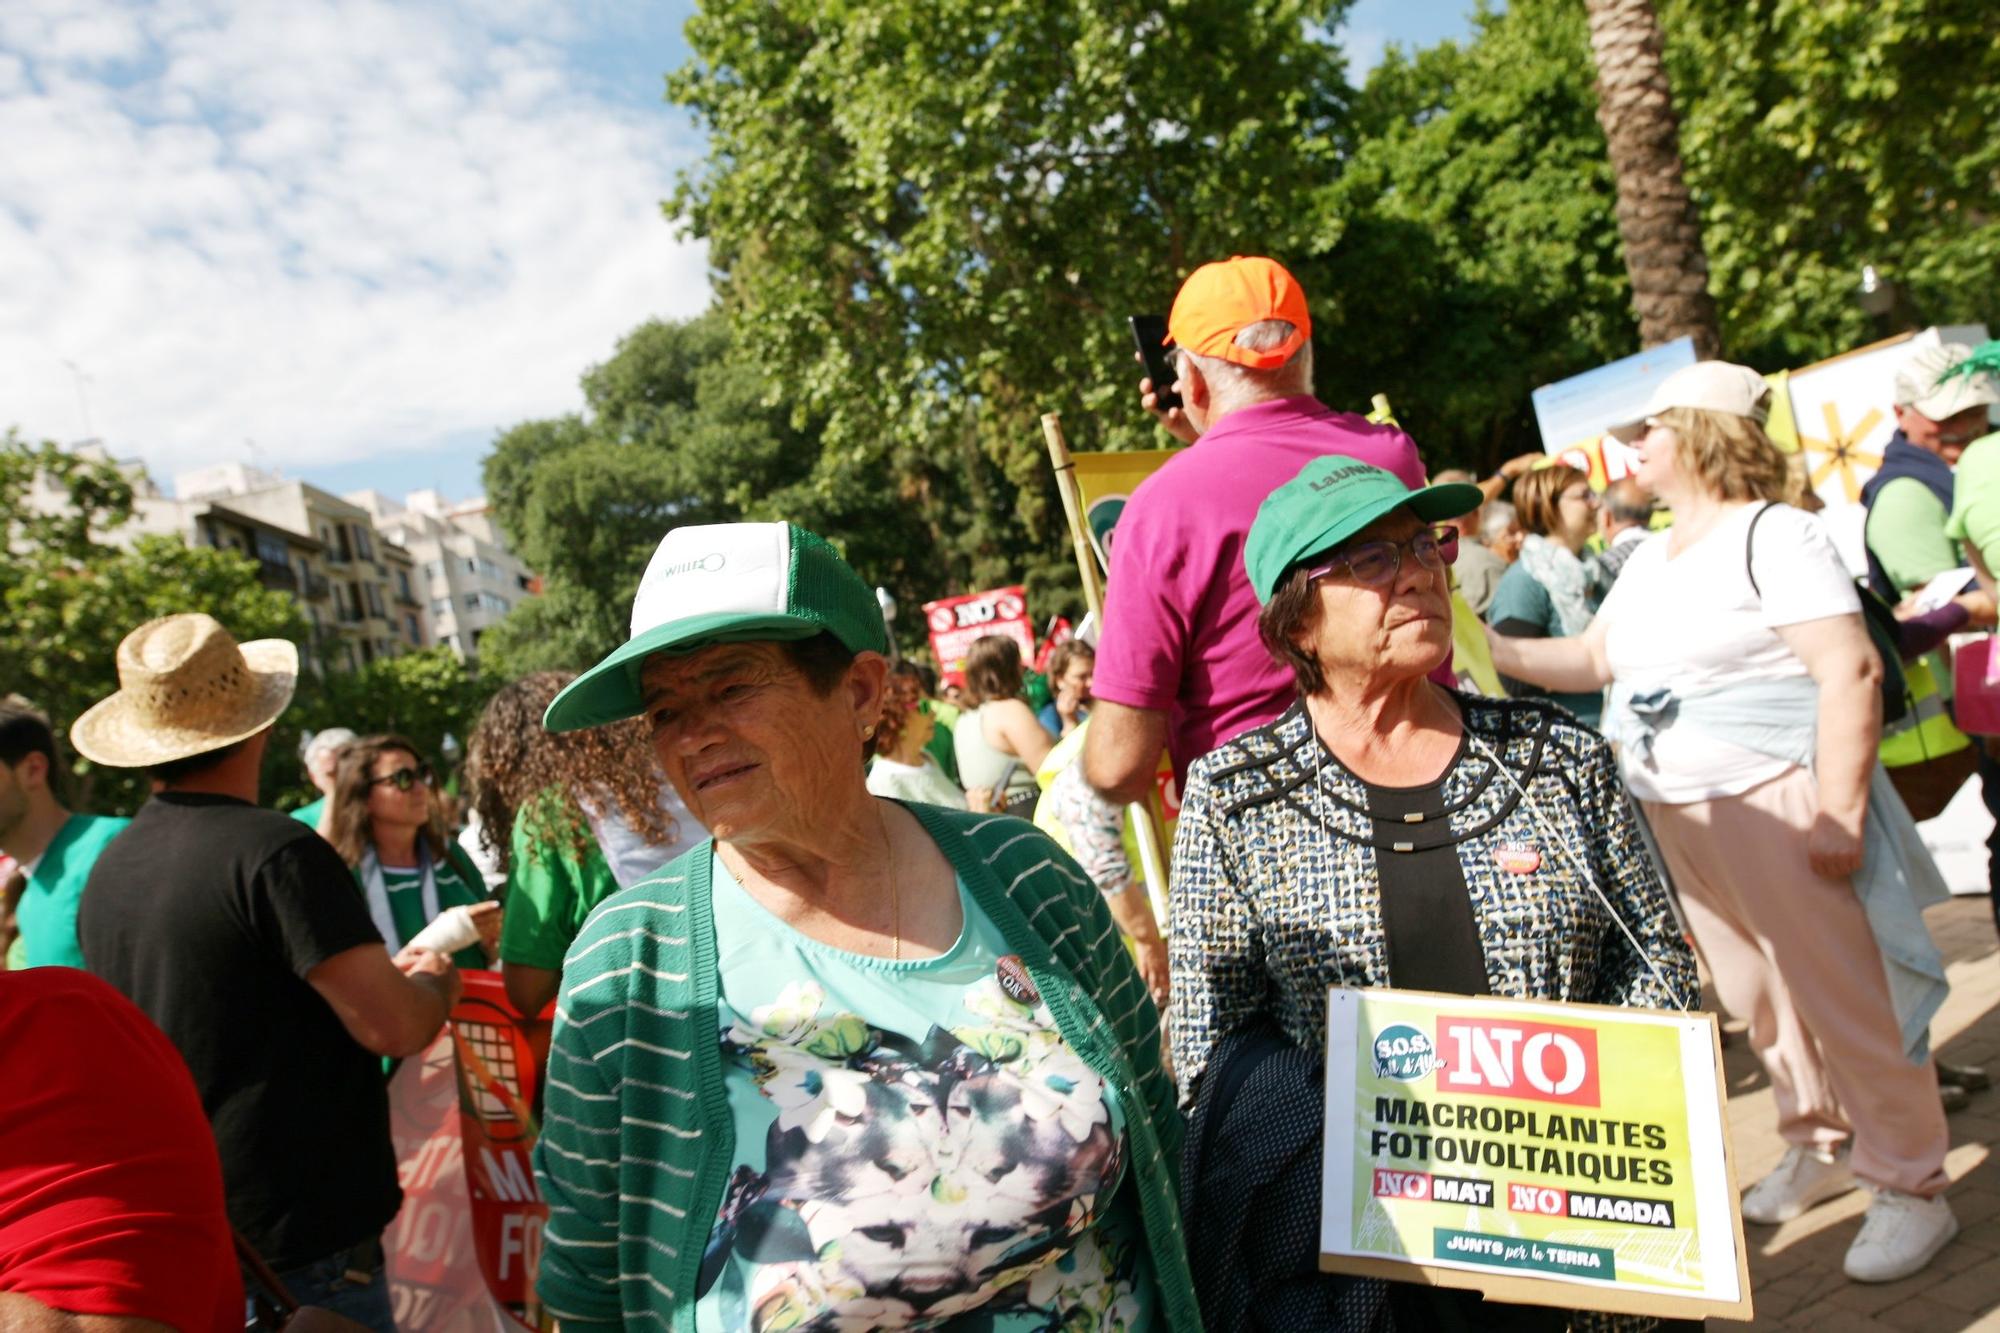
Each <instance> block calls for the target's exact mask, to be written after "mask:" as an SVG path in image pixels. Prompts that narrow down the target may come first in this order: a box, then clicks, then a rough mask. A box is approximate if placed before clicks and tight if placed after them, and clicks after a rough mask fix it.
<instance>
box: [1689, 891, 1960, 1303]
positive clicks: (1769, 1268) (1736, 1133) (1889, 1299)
mask: <svg viewBox="0 0 2000 1333" xmlns="http://www.w3.org/2000/svg"><path fill="white" fill-rule="evenodd" d="M1930 925H1931V931H1932V934H1933V935H1934V936H1935V937H1936V938H1937V941H1938V945H1939V947H1941V948H1942V949H1943V950H1944V954H1945V960H1946V964H1947V966H1948V968H1949V971H1950V976H1951V998H1950V1000H1948V1001H1947V1002H1946V1004H1945V1007H1944V1011H1943V1012H1942V1013H1941V1014H1940V1015H1939V1019H1938V1022H1937V1023H1935V1024H1933V1025H1932V1029H1931V1032H1932V1037H1933V1040H1934V1041H1935V1042H1936V1043H1937V1047H1938V1050H1939V1053H1940V1054H1942V1055H1943V1056H1944V1058H1945V1059H1947V1060H1950V1061H1952V1062H1954V1063H1958V1064H1979V1065H1984V1066H1986V1067H1987V1069H1988V1071H1989V1072H1991V1073H1993V1074H1995V1076H1996V1080H1997V1081H2000V952H1996V945H1995V936H1994V930H1993V919H1992V916H1991V914H1990V909H1989V908H1988V906H1987V903H1986V900H1985V899H1984V898H1959V899H1955V900H1953V901H1951V902H1949V903H1943V904H1940V905H1939V906H1937V907H1935V908H1933V909H1931V912H1930ZM1723 1058H1724V1064H1725V1065H1726V1066H1727V1070H1728V1075H1729V1087H1730V1100H1729V1118H1730V1126H1731V1131H1732V1135H1733V1138H1734V1141H1735V1144H1736V1151H1737V1171H1738V1174H1739V1176H1740V1177H1741V1179H1742V1181H1743V1182H1744V1183H1745V1184H1747V1183H1749V1182H1750V1181H1753V1180H1756V1179H1757V1178H1758V1177H1759V1176H1761V1175H1763V1174H1764V1172H1766V1171H1768V1170H1769V1169H1770V1168H1771V1167H1773V1166H1775V1165H1776V1164H1777V1161H1778V1158H1779V1157H1781V1156H1782V1155H1783V1154H1784V1145H1783V1144H1782V1143H1781V1142H1780V1141H1779V1139H1778V1135H1777V1129H1776V1112H1775V1109H1774V1107H1773V1103H1772V1099H1771V1090H1770V1088H1769V1087H1768V1086H1767V1085H1766V1083H1765V1081H1764V1076H1763V1074H1762V1072H1761V1071H1760V1070H1759V1069H1758V1067H1757V1061H1756V1060H1755V1058H1754V1057H1752V1056H1751V1054H1750V1052H1749V1050H1748V1049H1747V1048H1746V1044H1745V1043H1744V1042H1743V1041H1741V1040H1737V1041H1735V1042H1732V1043H1731V1044H1730V1045H1729V1046H1728V1047H1726V1048H1724V1051H1723ZM1951 1129H1952V1144H1953V1147H1952V1151H1951V1156H1950V1157H1949V1158H1947V1159H1946V1165H1947V1167H1948V1168H1949V1169H1950V1171H1951V1178H1952V1187H1951V1193H1950V1195H1949V1196H1948V1197H1949V1198H1950V1199H1951V1203H1952V1207H1953V1209H1954V1210H1956V1212H1957V1213H1958V1221H1959V1227H1960V1231H1959V1234H1958V1238H1957V1239H1956V1240H1954V1241H1953V1242H1952V1243H1951V1245H1950V1246H1949V1247H1948V1248H1947V1249H1946V1250H1945V1251H1944V1253H1943V1254H1941V1255H1939V1256H1938V1258H1937V1260H1936V1262H1934V1263H1933V1264H1932V1265H1931V1266H1930V1267H1929V1268H1927V1269H1925V1270H1924V1271H1923V1272H1922V1273H1919V1274H1918V1275H1917V1276H1915V1277H1913V1278H1909V1279H1906V1280H1904V1281H1902V1282H1896V1283H1891V1284H1889V1285H1886V1286H1872V1287H1871V1286H1862V1285H1860V1284H1857V1283H1852V1282H1849V1281H1848V1280H1847V1279H1846V1278H1845V1277H1844V1276H1843V1275H1842V1274H1841V1271H1840V1260H1841V1256H1842V1255H1844V1254H1845V1253H1846V1252H1847V1246H1848V1244H1849V1242H1851V1241H1852V1240H1853V1239H1854V1235H1855V1232H1856V1231H1857V1230H1859V1228H1860V1217H1861V1212H1862V1209H1863V1208H1864V1207H1865V1206H1866V1203H1867V1198H1868V1196H1867V1194H1866V1192H1865V1191H1857V1192H1856V1193H1854V1194H1852V1195H1850V1196H1849V1197H1847V1198H1845V1199H1841V1200H1838V1201H1836V1202H1834V1203H1829V1204H1826V1205H1824V1206H1822V1207H1820V1208H1817V1209H1814V1210H1813V1211H1812V1212H1810V1213H1808V1214H1806V1216H1804V1217H1802V1218H1799V1219H1798V1220H1797V1221H1794V1222H1788V1223H1786V1224H1785V1225H1784V1226H1781V1227H1776V1228H1773V1227H1758V1226H1749V1227H1745V1229H1744V1230H1745V1233H1746V1234H1745V1239H1746V1240H1747V1242H1748V1243H1749V1246H1750V1280H1751V1288H1752V1290H1753V1292H1754V1293H1755V1300H1756V1308H1757V1319H1756V1322H1755V1323H1753V1324H1750V1325H1747V1327H1749V1328H1752V1329H1780V1328H1786V1329H1793V1328H1810V1329H1813V1330H1815V1331H1816V1333H1873V1331H1874V1330H1885V1331H1886V1330H1893V1329H1917V1330H1922V1333H1958V1330H1961V1329H1992V1330H1995V1331H1996V1333H2000V1160H1996V1158H1995V1156H1994V1154H1993V1153H1992V1152H1991V1150H1990V1145H1992V1144H1994V1143H1996V1142H2000V1087H1996V1088H1994V1089H1991V1090H1989V1091H1986V1092H1976V1093H1974V1094H1973V1095H1972V1105H1971V1107H1970V1108H1968V1109H1967V1110H1964V1111H1960V1112H1959V1113H1958V1114H1956V1115H1954V1116H1952V1118H1951ZM1709 1327H1710V1329H1711V1330H1712V1331H1713V1333H1727V1330H1730V1329H1733V1328H1741V1327H1746V1326H1745V1325H1739V1324H1731V1323H1725V1322H1723V1321H1722V1320H1712V1321H1710V1324H1709Z"/></svg>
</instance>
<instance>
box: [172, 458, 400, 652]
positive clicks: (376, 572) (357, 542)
mask: <svg viewBox="0 0 2000 1333" xmlns="http://www.w3.org/2000/svg"><path fill="white" fill-rule="evenodd" d="M174 491H175V494H176V495H177V496H178V497H179V499H180V500H181V501H183V502H203V501H205V502H208V503H210V504H212V505H216V504H219V505H221V506H223V507H224V508H226V509H228V510H230V511H232V512H234V513H238V514H243V515H246V516H249V517H251V518H255V519H258V520H261V521H262V522H264V523H267V524H270V525H272V526H274V527H277V528H281V529H284V530H285V531H288V532H293V533H299V534H304V535H307V536H310V537H312V538H313V539H315V540H317V541H318V542H319V545H320V550H321V560H322V562H323V564H324V567H325V570H326V575H325V577H326V581H327V591H328V594H329V597H328V603H329V608H328V619H327V626H328V632H327V633H326V637H325V640H324V642H323V644H322V647H321V651H322V654H323V655H324V657H325V659H326V663H327V665H329V666H331V667H333V668H334V669H336V670H348V671H351V670H354V669H356V668H357V667H361V666H365V665H367V664H368V663H370V662H373V661H374V660H375V659H376V658H378V657H394V656H396V655H398V654H399V653H403V652H407V651H409V650H410V649H412V648H421V647H423V646H425V644H427V643H430V642H434V640H433V639H432V637H431V636H430V635H429V634H428V633H427V631H426V628H425V625H424V621H423V605H422V602H421V601H420V600H419V599H418V597H417V595H416V582H415V571H414V566H413V565H412V563H411V561H410V560H409V558H408V556H407V555H406V554H405V553H404V552H402V551H400V550H398V549H396V548H395V547H394V546H393V545H392V544H391V543H389V542H387V541H385V540H383V538H382V536H381V534H380V533H378V532H377V531H376V529H375V524H374V521H373V520H372V519H371V518H370V516H369V513H368V511H367V510H366V509H363V508H362V507H361V506H359V505H356V504H352V503H350V502H348V501H346V500H343V499H342V498H341V497H339V496H337V495H335V494H333V493H332V492H330V491H324V490H321V489H320V488H319V487H317V486H314V485H313V484H312V483H310V482H305V481H296V480H291V479H288V478H284V477H279V476H276V475H274V474H272V473H269V472H265V471H263V470H261V469H259V468H254V467H251V466H249V465H247V464H243V463H225V464H221V465H219V466H216V467H210V468H202V469H200V470H198V471H194V472H183V473H180V474H178V475H176V476H175V478H174ZM308 604H309V605H310V603H308Z"/></svg>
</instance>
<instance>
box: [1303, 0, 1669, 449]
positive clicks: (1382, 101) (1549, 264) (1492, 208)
mask: <svg viewBox="0 0 2000 1333" xmlns="http://www.w3.org/2000/svg"><path fill="white" fill-rule="evenodd" d="M1592 78H1593V71H1592V67H1591V59H1590V47H1589V40H1588V31H1587V27H1586V23H1585V16H1584V12H1583V9H1582V7H1581V6H1580V5H1577V4H1574V3H1572V2H1571V0H1516V3H1514V4H1512V5H1510V6H1509V7H1508V9H1507V10H1506V12H1504V13H1493V12H1485V13H1482V14H1480V15H1478V16H1477V17H1476V19H1475V31H1474V36H1473V38H1472V39H1471V40H1470V41H1468V42H1464V43H1456V42H1445V43H1442V44H1439V45H1437V46H1433V47H1430V48H1427V49H1425V50H1422V51H1418V52H1414V53H1406V52H1403V51H1401V50H1398V49H1395V48H1391V49H1390V50H1389V52H1388V53H1387V55H1386V56H1385V58H1384V59H1383V61H1382V63H1381V64H1380V65H1378V66H1377V67H1376V68H1375V70H1374V71H1373V72H1372V73H1371V74H1370V76H1369V79H1368V82H1367V84H1366V86H1365V87H1364V88H1363V89H1362V91H1361V92H1360V94H1359V95H1358V96H1357V98H1356V100H1355V106H1354V117H1355V130H1356V141H1355V148H1354V151H1353V153H1352V155H1351V156H1350V157H1349V159H1348V161H1347V164H1346V166H1345V169H1344V170H1343V171H1342V172H1341V173H1340V174H1339V175H1338V176H1337V177H1335V178H1334V179H1332V180H1330V181H1329V182H1327V183H1326V184H1325V185H1324V186H1323V187H1322V188H1321V190H1320V192H1319V199H1318V204H1319V207H1320V208H1321V209H1322V210H1323V212H1324V214H1325V216H1326V217H1327V218H1328V219H1329V222H1328V229H1329V230H1330V231H1337V233H1338V240H1337V241H1336V242H1335V243H1334V244H1333V245H1332V246H1331V247H1330V248H1329V249H1328V250H1327V251H1326V252H1325V253H1324V254H1322V255H1319V256H1315V257H1314V258H1313V259H1311V260H1310V261H1309V262H1308V263H1307V264H1306V265H1305V266H1304V267H1303V268H1302V270H1301V278H1302V280H1303V281H1305V282H1306V283H1307V289H1308V291H1311V292H1320V291H1327V292H1331V293H1333V294H1334V299H1332V300H1322V301H1316V302H1315V326H1314V327H1315V337H1316V341H1317V344H1318V350H1319V360H1318V367H1319V381H1320V396H1321V398H1323V399H1325V400H1326V401H1328V402H1330V403H1337V404H1351V403H1357V402H1366V401H1367V399H1368V396H1369V395H1370V394H1372V393H1375V392H1386V393H1387V394H1388V395H1389V397H1390V399H1391V401H1392V403H1393V404H1394V405H1395V408H1396V411H1397V415H1398V419H1399V420H1400V421H1401V422H1402V423H1403V425H1404V426H1405V427H1406V428H1408V429H1409V430H1410V432H1411V433H1412V434H1413V435H1414V436H1415V437H1416V439H1417V440H1418V442H1419V443H1420V444H1421V445H1422V446H1423V448H1424V454H1425V459H1426V461H1427V462H1428V463H1429V465H1430V466H1431V467H1432V468H1433V469H1436V468H1440V467H1443V466H1446V465H1448V464H1466V465H1471V466H1477V467H1482V468H1487V467H1492V466H1495V465H1497V464H1498V463H1499V462H1500V461H1501V460H1502V459H1504V458H1506V457H1508V456H1510V455H1512V454H1515V453H1520V452H1522V451H1525V450H1530V449H1534V448H1537V447H1539V443H1540V441H1539V436H1538V433H1537V431H1536V427H1535V422H1534V415H1533V411H1532V407H1531V403H1530V395H1531V394H1532V392H1533V391H1534V389H1535V387H1536V386H1538V385H1541V384H1546V383H1549V382H1551V381H1554V380H1558V379H1561V378H1563V377H1565V376H1568V375H1572V374H1575V373H1577V372H1579V371H1582V370H1587V369H1589V368H1591V367H1593V366H1596V365H1601V364H1603V363H1604V362H1606V361H1609V360H1612V359H1614V358H1616V357H1619V356H1623V355H1626V354H1627V353H1629V352H1633V351H1636V350H1638V338H1637V331H1636V329H1635V327H1634V325H1633V320H1632V314H1631V306H1630V301H1631V295H1630V293H1631V288H1630V284H1629V282H1628V280H1627V278H1626V274H1625V268H1624V264H1623V262H1622V261H1621V258H1620V243H1619V235H1618V227H1617V221H1616V217H1615V203H1616V194H1615V191H1614V189H1613V184H1612V175H1611V167H1610V164H1609V162H1608V161H1607V159H1606V157H1605V151H1604V137H1603V134H1602V132H1601V131H1600V130H1599V129H1598V126H1597V123H1596V119H1595V114H1594V113H1595V107H1596V98H1595V94H1594V92H1593V89H1592Z"/></svg>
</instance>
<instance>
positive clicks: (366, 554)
mask: <svg viewBox="0 0 2000 1333" xmlns="http://www.w3.org/2000/svg"><path fill="white" fill-rule="evenodd" d="M354 549H355V550H356V551H357V552H358V553H360V556H361V558H362V559H363V560H373V559H374V558H375V542H374V540H373V539H372V538H371V537H369V535H368V529H367V528H366V527H365V526H364V525H362V524H360V523H356V524H355V525H354Z"/></svg>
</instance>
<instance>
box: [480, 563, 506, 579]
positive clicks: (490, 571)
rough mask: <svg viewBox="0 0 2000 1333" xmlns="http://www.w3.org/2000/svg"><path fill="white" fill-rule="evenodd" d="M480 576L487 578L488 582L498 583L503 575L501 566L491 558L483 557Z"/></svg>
mask: <svg viewBox="0 0 2000 1333" xmlns="http://www.w3.org/2000/svg"><path fill="white" fill-rule="evenodd" d="M479 577H481V578H483V579H485V580H486V581H487V582H488V583H498V582H499V581H500V577H501V575H500V566H498V565H496V564H494V563H493V562H492V561H491V560H485V559H482V560H481V561H480V562H479Z"/></svg>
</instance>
